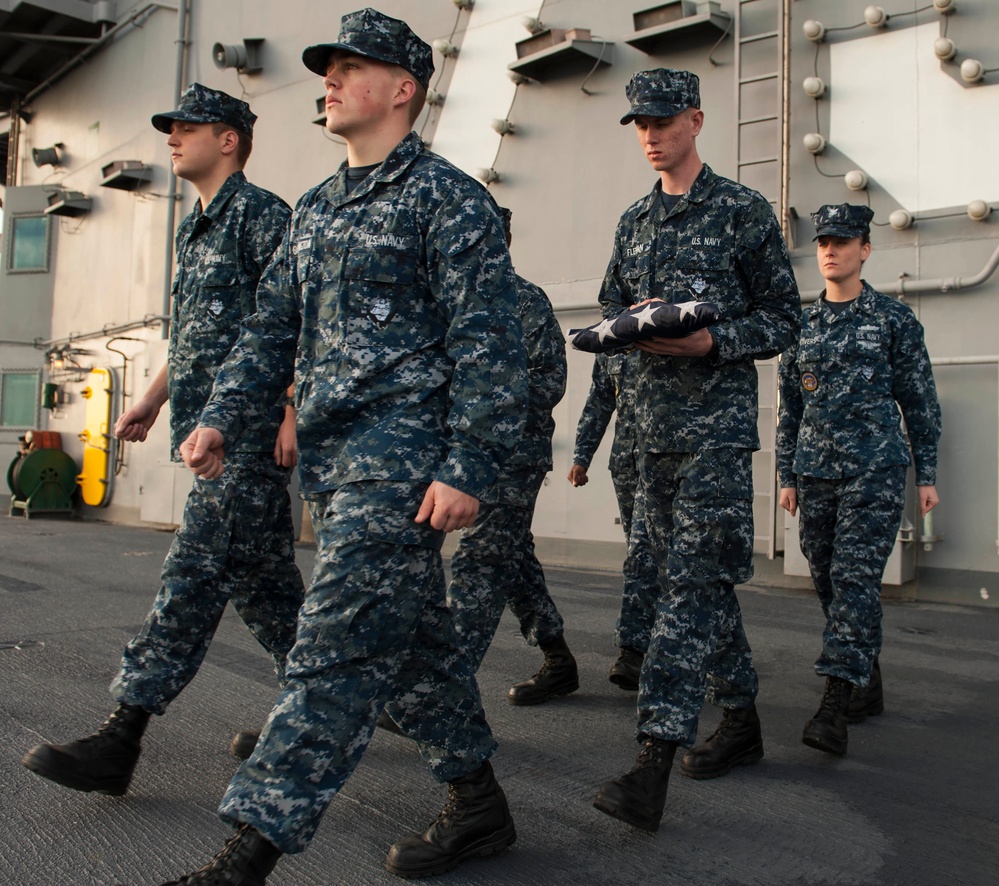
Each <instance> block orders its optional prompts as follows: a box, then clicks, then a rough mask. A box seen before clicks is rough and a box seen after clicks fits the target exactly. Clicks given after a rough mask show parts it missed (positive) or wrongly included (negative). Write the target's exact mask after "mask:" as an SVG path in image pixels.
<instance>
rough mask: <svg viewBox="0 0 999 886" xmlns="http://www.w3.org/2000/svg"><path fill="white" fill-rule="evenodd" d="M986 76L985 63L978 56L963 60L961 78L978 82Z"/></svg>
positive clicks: (969, 81) (970, 81)
mask: <svg viewBox="0 0 999 886" xmlns="http://www.w3.org/2000/svg"><path fill="white" fill-rule="evenodd" d="M984 76H985V65H983V64H982V63H981V62H980V61H979V60H978V59H977V58H966V59H965V60H964V61H963V62H961V79H962V80H965V81H966V82H968V83H977V82H978V81H979V80H981V79H982V78H983V77H984Z"/></svg>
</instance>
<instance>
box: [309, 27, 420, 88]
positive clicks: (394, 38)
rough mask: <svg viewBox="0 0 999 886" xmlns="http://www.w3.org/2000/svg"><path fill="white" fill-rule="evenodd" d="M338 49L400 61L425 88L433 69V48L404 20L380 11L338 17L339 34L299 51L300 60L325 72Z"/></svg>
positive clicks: (321, 72)
mask: <svg viewBox="0 0 999 886" xmlns="http://www.w3.org/2000/svg"><path fill="white" fill-rule="evenodd" d="M337 49H340V50H343V51H344V52H352V53H354V55H363V56H364V57H365V58H373V59H376V60H377V61H381V62H387V63H388V64H390V65H399V67H400V68H404V69H405V70H407V71H409V73H410V74H412V75H413V76H414V77H415V78H416V82H417V83H419V84H420V86H422V87H423V88H424V89H426V88H427V87H428V86H429V85H430V75H431V74H433V72H434V57H433V55H434V54H433V50H432V49H431V48H430V44H428V43H426V42H424V41H423V40H421V39H420V38H419V37H417V36H416V34H414V33H413V31H412V29H411V28H410V27H409V25H407V24H406V23H405V22H404V21H400V20H399V19H397V18H390V17H389V16H387V15H385V14H383V13H381V12H379V11H378V10H377V9H371V8H368V9H362V10H360V11H359V12H350V13H348V14H347V15H345V16H344V17H343V18H342V19H340V36H339V37H338V38H337V42H336V43H319V44H317V45H315V46H309V47H308V48H307V49H306V50H305V51H304V52H303V53H302V61H303V63H304V64H305V67H307V68H308V69H309V70H310V71H312V72H313V73H315V74H318V75H319V76H320V77H324V76H325V75H326V69H327V67H328V66H329V60H330V55H331V54H332V53H333V52H334V51H335V50H337Z"/></svg>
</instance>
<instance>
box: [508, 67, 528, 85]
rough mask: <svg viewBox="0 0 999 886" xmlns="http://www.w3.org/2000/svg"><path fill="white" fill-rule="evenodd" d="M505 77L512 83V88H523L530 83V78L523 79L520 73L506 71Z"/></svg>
mask: <svg viewBox="0 0 999 886" xmlns="http://www.w3.org/2000/svg"><path fill="white" fill-rule="evenodd" d="M506 76H507V77H508V78H509V79H510V80H511V81H512V82H513V85H514V86H523V85H524V84H525V83H530V82H531V78H530V77H525V76H524V75H523V74H521V73H520V71H507V72H506Z"/></svg>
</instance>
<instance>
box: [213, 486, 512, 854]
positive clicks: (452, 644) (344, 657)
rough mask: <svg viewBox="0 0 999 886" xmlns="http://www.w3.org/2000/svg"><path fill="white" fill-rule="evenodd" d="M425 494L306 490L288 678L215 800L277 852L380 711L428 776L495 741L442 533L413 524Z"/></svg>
mask: <svg viewBox="0 0 999 886" xmlns="http://www.w3.org/2000/svg"><path fill="white" fill-rule="evenodd" d="M425 491H426V485H425V484H422V485H419V486H417V485H414V484H411V483H390V482H383V481H366V482H360V483H351V484H347V485H344V486H342V487H340V488H338V489H336V490H335V491H332V492H329V493H322V494H317V495H313V496H310V509H311V513H312V526H313V530H314V532H315V536H316V545H317V553H316V563H315V569H314V572H313V575H312V581H311V584H310V586H309V588H308V590H307V592H306V597H305V602H304V603H303V604H302V609H301V613H300V617H299V621H298V637H297V640H296V642H295V646H294V648H293V649H292V650H291V652H290V653H289V655H288V666H287V672H286V677H287V685H286V687H285V689H284V691H283V692H282V693H281V695H280V696H279V697H278V700H277V703H276V704H275V705H274V709H273V710H272V711H271V713H270V716H269V718H268V720H267V723H266V725H265V726H264V730H263V733H262V735H261V737H260V741H259V742H258V743H257V747H256V749H255V750H254V752H253V754H252V756H251V757H250V758H249V759H248V760H247V761H246V762H244V763H243V764H242V766H240V767H239V769H238V770H237V772H236V774H235V776H234V777H233V779H232V782H231V783H230V785H229V788H228V790H227V791H226V793H225V796H224V797H223V798H222V803H221V805H220V806H219V815H220V816H221V817H222V818H223V819H225V820H227V821H230V822H233V823H238V822H246V823H248V824H250V825H252V826H253V827H255V828H256V829H257V830H259V831H260V832H261V833H262V834H263V835H264V836H265V837H266V838H267V839H268V840H270V841H271V842H272V843H273V844H274V845H275V846H277V847H278V849H280V850H281V851H282V852H287V853H290V852H301V851H302V850H303V849H304V848H305V847H306V845H307V844H308V842H309V840H311V839H312V836H313V835H314V834H315V831H316V828H317V827H318V825H319V821H320V819H321V817H322V814H323V812H324V811H325V810H326V807H327V806H328V805H329V803H330V801H331V800H332V799H333V797H334V796H335V795H336V794H337V792H338V791H339V790H340V788H342V787H343V785H344V783H345V782H346V781H347V779H348V777H349V776H350V774H351V772H353V771H354V768H355V767H356V766H357V764H358V762H359V761H360V759H361V757H362V756H363V754H364V751H365V749H366V748H367V746H368V743H369V742H370V740H371V736H372V734H373V732H374V729H375V723H376V721H377V719H378V716H379V714H380V713H381V711H382V708H383V707H385V708H386V710H388V712H389V714H390V715H391V716H392V719H394V720H395V721H396V723H398V724H399V726H400V727H401V728H402V730H403V731H404V732H405V733H406V734H407V735H408V736H409V737H410V738H412V739H414V740H415V741H416V742H417V743H418V746H419V748H420V753H421V754H422V756H423V759H424V761H425V762H426V763H427V765H428V767H429V768H430V771H431V773H432V774H433V775H434V777H435V778H437V780H438V781H449V780H451V779H454V778H458V777H460V776H462V775H467V774H468V773H469V772H472V771H474V770H475V769H477V768H478V767H479V766H481V765H482V763H483V762H484V761H485V760H487V759H488V758H489V757H490V756H491V754H492V752H493V751H494V750H495V748H496V743H495V741H494V740H493V737H492V733H491V732H490V729H489V725H488V724H487V723H486V717H485V713H484V712H483V710H482V703H481V700H480V697H479V689H478V685H477V684H476V682H475V674H474V670H473V668H472V664H471V660H470V659H469V657H468V655H467V654H466V653H465V652H464V650H463V649H462V648H461V647H460V646H459V643H458V637H457V634H456V633H455V630H454V622H453V621H452V618H451V613H450V610H448V608H447V605H446V603H445V587H444V567H443V563H442V561H441V556H440V548H441V545H442V543H443V540H444V534H443V533H442V532H438V531H436V530H434V529H432V528H430V526H429V524H417V523H415V522H413V519H414V517H415V516H416V512H417V510H418V509H419V505H420V502H421V501H422V499H423V495H424V493H425ZM390 698H391V699H392V701H391V703H390V704H388V705H386V702H387V701H388V700H389V699H390Z"/></svg>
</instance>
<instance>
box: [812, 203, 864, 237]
mask: <svg viewBox="0 0 999 886" xmlns="http://www.w3.org/2000/svg"><path fill="white" fill-rule="evenodd" d="M872 218H874V210H873V209H871V208H870V207H869V206H854V205H853V204H851V203H840V204H839V205H838V206H833V205H829V204H827V205H826V206H820V207H819V211H818V212H813V213H812V222H813V224H814V225H815V236H814V237H813V238H812V239H813V240H818V239H819V237H850V238H853V237H863V236H865V235H870V233H871V219H872Z"/></svg>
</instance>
